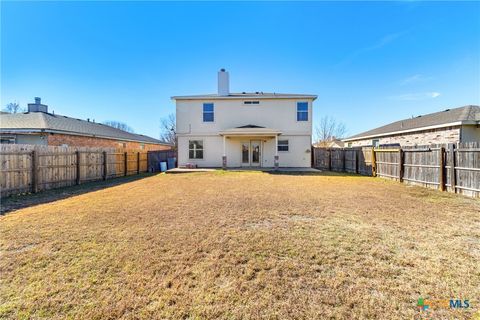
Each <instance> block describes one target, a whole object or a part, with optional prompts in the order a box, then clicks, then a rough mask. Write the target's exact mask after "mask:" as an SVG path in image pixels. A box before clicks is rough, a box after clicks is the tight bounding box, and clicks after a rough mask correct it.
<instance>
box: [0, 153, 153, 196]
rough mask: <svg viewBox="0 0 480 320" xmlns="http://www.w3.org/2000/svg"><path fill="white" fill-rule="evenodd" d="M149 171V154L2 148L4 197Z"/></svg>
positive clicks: (0, 162) (0, 175)
mask: <svg viewBox="0 0 480 320" xmlns="http://www.w3.org/2000/svg"><path fill="white" fill-rule="evenodd" d="M147 170H148V153H147V152H146V151H130V150H124V149H115V148H69V147H52V146H34V145H0V189H1V192H0V193H1V196H8V195H12V194H20V193H28V192H34V193H35V192H39V191H42V190H48V189H54V188H60V187H65V186H71V185H75V184H81V183H83V182H87V181H97V180H106V179H110V178H114V177H120V176H126V175H134V174H139V173H142V172H147Z"/></svg>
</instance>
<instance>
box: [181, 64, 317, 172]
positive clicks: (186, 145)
mask: <svg viewBox="0 0 480 320" xmlns="http://www.w3.org/2000/svg"><path fill="white" fill-rule="evenodd" d="M316 98H317V96H315V95H309V94H281V93H264V92H255V93H246V92H242V93H231V92H230V90H229V75H228V72H226V71H225V70H224V69H222V70H220V71H219V72H218V93H216V94H205V95H192V96H174V97H172V99H173V100H175V102H176V119H177V124H176V125H177V139H178V165H179V167H185V166H187V165H189V164H193V165H196V166H197V167H227V168H237V167H253V168H255V167H257V168H258V167H265V168H274V167H310V166H311V153H310V152H311V144H312V104H313V101H314V100H315V99H316Z"/></svg>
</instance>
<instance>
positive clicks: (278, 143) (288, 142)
mask: <svg viewBox="0 0 480 320" xmlns="http://www.w3.org/2000/svg"><path fill="white" fill-rule="evenodd" d="M280 141H287V144H286V146H287V147H288V150H287V151H284V150H278V147H279V146H280ZM283 146H285V145H283ZM277 152H281V153H289V152H290V140H288V139H282V140H280V139H279V140H278V142H277Z"/></svg>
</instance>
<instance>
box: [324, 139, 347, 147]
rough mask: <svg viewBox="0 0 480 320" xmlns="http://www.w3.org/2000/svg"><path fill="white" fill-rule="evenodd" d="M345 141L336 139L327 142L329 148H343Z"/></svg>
mask: <svg viewBox="0 0 480 320" xmlns="http://www.w3.org/2000/svg"><path fill="white" fill-rule="evenodd" d="M344 144H345V143H344V142H343V141H342V140H338V139H334V140H331V141H328V142H327V146H328V148H343V146H344Z"/></svg>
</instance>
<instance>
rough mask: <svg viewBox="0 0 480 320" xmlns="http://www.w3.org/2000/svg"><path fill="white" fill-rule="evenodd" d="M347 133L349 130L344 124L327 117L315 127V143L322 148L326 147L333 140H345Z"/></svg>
mask: <svg viewBox="0 0 480 320" xmlns="http://www.w3.org/2000/svg"><path fill="white" fill-rule="evenodd" d="M346 132H347V129H346V127H345V125H344V124H343V123H342V122H337V121H336V120H335V119H334V118H331V117H328V116H325V117H323V118H322V119H320V123H319V124H318V125H316V126H315V142H316V144H318V145H319V146H320V147H326V146H327V144H328V142H330V141H332V140H333V139H341V138H344V137H345V134H346Z"/></svg>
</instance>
